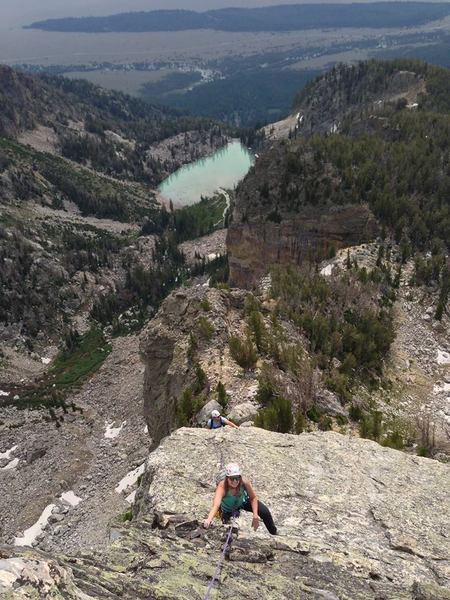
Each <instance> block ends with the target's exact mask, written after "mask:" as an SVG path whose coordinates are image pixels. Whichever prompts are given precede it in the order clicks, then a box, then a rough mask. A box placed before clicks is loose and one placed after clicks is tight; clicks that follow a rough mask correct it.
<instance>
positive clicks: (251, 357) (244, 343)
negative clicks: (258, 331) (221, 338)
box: [228, 336, 258, 369]
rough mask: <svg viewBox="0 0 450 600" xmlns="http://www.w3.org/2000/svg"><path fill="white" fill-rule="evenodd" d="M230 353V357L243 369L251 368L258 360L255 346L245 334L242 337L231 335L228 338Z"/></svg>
mask: <svg viewBox="0 0 450 600" xmlns="http://www.w3.org/2000/svg"><path fill="white" fill-rule="evenodd" d="M228 344H229V346H230V354H231V356H232V358H233V359H234V360H235V361H236V362H237V364H238V365H240V366H241V367H242V368H243V369H253V368H254V367H255V365H256V361H257V360H258V355H257V354H256V348H255V346H254V344H253V342H252V340H251V339H250V338H249V337H248V336H247V337H246V338H244V339H242V338H240V337H238V336H231V337H230V338H229V340H228Z"/></svg>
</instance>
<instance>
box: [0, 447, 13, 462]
mask: <svg viewBox="0 0 450 600" xmlns="http://www.w3.org/2000/svg"><path fill="white" fill-rule="evenodd" d="M15 450H17V445H16V446H12V447H11V448H10V449H9V450H7V451H6V452H0V460H2V458H11V454H12V453H13V452H14V451H15Z"/></svg>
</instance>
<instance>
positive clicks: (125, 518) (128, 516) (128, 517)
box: [119, 508, 133, 523]
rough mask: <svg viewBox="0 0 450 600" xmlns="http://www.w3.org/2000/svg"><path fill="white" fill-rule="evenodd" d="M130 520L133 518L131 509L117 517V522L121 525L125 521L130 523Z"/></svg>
mask: <svg viewBox="0 0 450 600" xmlns="http://www.w3.org/2000/svg"><path fill="white" fill-rule="evenodd" d="M132 518H133V512H132V510H131V508H130V509H128V510H126V511H125V512H124V513H121V514H120V515H119V521H121V522H122V523H125V522H126V521H131V520H132Z"/></svg>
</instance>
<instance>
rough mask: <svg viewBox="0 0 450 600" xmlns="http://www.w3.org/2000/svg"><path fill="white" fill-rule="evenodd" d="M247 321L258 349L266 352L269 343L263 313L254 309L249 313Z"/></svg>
mask: <svg viewBox="0 0 450 600" xmlns="http://www.w3.org/2000/svg"><path fill="white" fill-rule="evenodd" d="M247 322H248V327H249V330H250V332H251V334H252V336H253V340H254V342H255V345H256V347H257V349H258V350H259V351H260V352H264V351H265V349H266V345H267V344H266V338H267V332H266V326H265V325H264V319H263V316H262V314H261V313H260V312H259V311H256V310H253V311H252V312H251V313H250V314H249V316H248V319H247Z"/></svg>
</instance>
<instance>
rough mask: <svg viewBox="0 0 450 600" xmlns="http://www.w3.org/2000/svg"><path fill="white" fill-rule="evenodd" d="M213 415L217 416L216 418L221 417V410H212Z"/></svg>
mask: <svg viewBox="0 0 450 600" xmlns="http://www.w3.org/2000/svg"><path fill="white" fill-rule="evenodd" d="M211 416H212V417H213V418H214V417H216V418H217V417H220V412H219V411H218V410H213V411H212V412H211Z"/></svg>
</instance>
